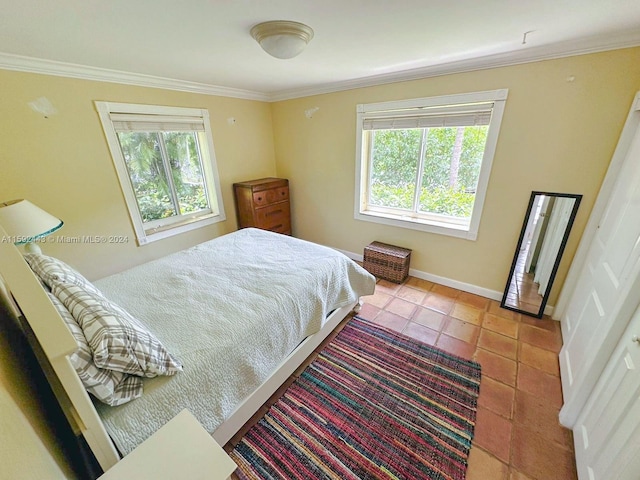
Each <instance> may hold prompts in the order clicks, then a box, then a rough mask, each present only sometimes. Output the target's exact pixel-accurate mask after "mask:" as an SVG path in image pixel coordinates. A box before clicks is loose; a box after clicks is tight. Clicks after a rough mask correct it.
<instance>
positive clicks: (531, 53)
mask: <svg viewBox="0 0 640 480" xmlns="http://www.w3.org/2000/svg"><path fill="white" fill-rule="evenodd" d="M637 46H640V31H638V30H634V31H625V32H619V33H616V34H609V35H599V36H592V37H587V38H583V39H579V40H571V41H567V42H562V43H556V44H552V45H545V46H540V47H524V48H522V49H521V50H517V51H513V52H507V53H499V54H494V55H487V56H484V57H477V58H472V59H467V60H460V61H455V62H449V63H444V64H439V65H432V66H428V67H422V68H416V69H412V70H404V71H401V72H392V73H385V74H381V75H373V76H369V77H364V78H358V79H352V80H346V81H342V82H334V83H327V84H323V85H316V86H312V87H303V88H293V89H287V90H280V91H277V92H271V93H266V92H256V91H252V90H243V89H239V88H231V87H221V86H216V85H209V84H204V83H197V82H190V81H186V80H176V79H172V78H164V77H156V76H153V75H144V74H140V73H131V72H123V71H120V70H110V69H106V68H99V67H90V66H86V65H78V64H74V63H65V62H58V61H54V60H45V59H41V58H33V57H25V56H22V55H13V54H9V53H1V52H0V69H4V70H15V71H19V72H29V73H39V74H43V75H55V76H59V77H69V78H78V79H82V80H93V81H97V82H110V83H120V84H125V85H136V86H139V87H150V88H162V89H166V90H177V91H181V92H189V93H198V94H202V95H214V96H222V97H231V98H240V99H245V100H258V101H263V102H279V101H283V100H291V99H294V98H301V97H310V96H313V95H322V94H325V93H334V92H339V91H343V90H352V89H355V88H363V87H372V86H376V85H384V84H388V83H396V82H406V81H411V80H419V79H423V78H429V77H437V76H442V75H451V74H454V73H464V72H472V71H475V70H485V69H489V68H497V67H508V66H511V65H519V64H523V63H531V62H539V61H543V60H553V59H557V58H564V57H571V56H576V55H587V54H590V53H598V52H605V51H609V50H618V49H622V48H630V47H637Z"/></svg>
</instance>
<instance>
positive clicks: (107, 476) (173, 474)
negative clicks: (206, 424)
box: [99, 410, 236, 480]
mask: <svg viewBox="0 0 640 480" xmlns="http://www.w3.org/2000/svg"><path fill="white" fill-rule="evenodd" d="M235 469H236V464H235V463H234V462H233V460H231V458H229V456H228V455H227V454H226V453H225V451H224V450H223V449H222V447H221V446H220V445H218V444H217V443H216V441H215V440H214V439H213V437H212V436H211V435H209V434H208V433H207V431H206V430H205V429H204V428H202V426H201V425H200V423H199V422H198V420H196V419H195V417H194V416H193V415H191V413H189V411H188V410H183V411H182V412H180V413H179V414H178V415H176V416H175V417H174V418H173V419H172V420H170V421H169V422H168V423H167V424H166V425H165V426H163V427H162V428H161V429H160V430H158V431H157V432H156V433H154V434H153V435H152V436H151V437H149V438H148V439H146V440H145V441H144V442H142V443H141V444H140V445H138V447H137V448H136V449H135V450H134V451H133V452H131V453H130V454H129V455H127V456H125V457H124V458H123V459H122V460H120V461H119V462H118V463H116V464H115V465H114V466H113V467H111V468H110V469H109V470H108V471H107V472H105V473H104V475H102V476H101V477H100V478H99V480H116V479H118V480H121V479H123V478H135V479H136V480H174V479H177V478H188V479H189V480H200V479H202V480H205V479H206V480H225V479H228V478H229V476H230V475H231V473H233V471H234V470H235Z"/></svg>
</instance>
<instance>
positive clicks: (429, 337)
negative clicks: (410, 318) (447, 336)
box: [402, 322, 438, 345]
mask: <svg viewBox="0 0 640 480" xmlns="http://www.w3.org/2000/svg"><path fill="white" fill-rule="evenodd" d="M402 333H403V334H404V335H407V336H409V337H411V338H415V339H416V340H420V341H421V342H424V343H427V344H429V345H435V344H436V340H437V339H438V332H436V331H435V330H432V329H430V328H428V327H425V326H423V325H420V324H418V323H414V322H409V323H407V325H406V326H405V327H404V330H403V331H402Z"/></svg>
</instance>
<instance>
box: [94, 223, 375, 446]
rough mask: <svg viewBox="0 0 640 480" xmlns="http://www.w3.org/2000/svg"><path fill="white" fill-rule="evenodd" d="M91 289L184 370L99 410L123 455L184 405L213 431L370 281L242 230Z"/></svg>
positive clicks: (303, 247) (350, 265)
mask: <svg viewBox="0 0 640 480" xmlns="http://www.w3.org/2000/svg"><path fill="white" fill-rule="evenodd" d="M95 283H96V286H97V287H98V288H99V289H100V290H101V291H102V292H103V293H104V294H105V296H107V297H108V298H110V299H111V300H113V301H114V302H116V303H118V304H119V305H120V306H122V307H124V308H125V309H126V310H128V311H129V312H130V313H131V314H132V315H134V316H135V317H137V318H138V319H139V320H141V321H142V322H143V323H145V324H147V325H148V326H149V328H150V329H151V331H152V332H154V333H155V334H156V336H157V337H158V338H159V339H160V340H161V341H162V342H163V343H164V344H165V346H166V347H167V348H168V349H169V351H171V352H172V353H173V354H175V355H176V356H177V357H178V358H179V359H180V360H181V361H182V362H183V364H184V372H182V373H179V374H177V375H176V376H174V377H158V378H154V379H144V394H143V396H142V397H141V398H139V399H137V400H134V401H132V402H130V403H128V404H125V405H122V406H119V407H109V406H106V405H104V404H99V405H97V409H98V412H99V414H100V416H101V417H102V419H103V422H104V424H105V427H106V428H107V431H108V432H109V434H110V435H111V437H112V438H113V440H114V442H115V443H116V445H117V447H118V448H119V449H120V451H121V452H122V453H123V454H127V453H129V452H131V451H132V450H133V449H134V448H135V447H136V446H137V445H138V444H139V443H141V442H142V441H143V440H144V439H146V438H147V437H149V436H150V435H151V434H153V433H154V432H155V431H156V430H157V429H158V428H160V427H161V426H162V425H164V424H165V423H166V422H168V421H169V420H170V419H171V418H173V417H174V416H175V415H177V414H178V413H179V412H180V411H181V410H182V409H184V408H188V409H189V411H190V412H191V413H192V414H193V415H195V416H196V418H198V420H200V422H201V423H202V425H203V426H204V427H205V428H206V429H207V431H209V432H213V431H214V430H215V429H216V428H217V427H218V426H219V425H220V424H221V423H222V422H223V421H224V420H225V419H226V418H227V417H228V416H229V415H230V414H231V413H232V411H233V410H234V408H235V407H236V406H237V405H238V404H239V403H240V402H241V401H242V400H243V399H244V398H245V397H246V396H247V395H249V394H250V393H251V392H252V391H253V390H254V389H255V388H256V387H257V386H259V385H260V384H261V383H262V382H263V381H264V380H265V379H266V378H267V377H268V376H269V374H270V373H271V372H272V371H273V370H274V369H275V367H276V366H277V365H278V364H279V363H280V362H281V361H282V360H283V359H284V358H285V357H286V356H287V355H288V354H289V353H290V352H291V351H292V350H293V349H294V348H295V347H296V346H297V345H298V344H299V343H300V342H301V341H302V340H303V339H304V338H305V337H306V336H308V335H310V334H313V333H315V332H317V331H318V330H319V329H320V327H321V326H322V323H323V320H324V319H325V317H326V316H327V315H328V314H329V313H330V312H331V311H332V310H334V309H335V308H339V307H342V306H345V305H348V304H350V303H353V302H355V301H356V300H357V299H358V297H359V296H362V295H369V294H372V293H373V289H374V286H375V279H374V278H373V277H372V276H371V275H370V274H369V273H368V272H366V271H365V270H364V269H362V268H361V267H359V266H358V265H357V264H356V263H355V262H353V261H351V260H350V259H348V258H347V257H346V256H344V255H343V254H341V253H339V252H337V251H335V250H332V249H330V248H327V247H322V246H319V245H316V244H313V243H309V242H305V241H303V240H298V239H296V238H291V237H287V236H284V235H280V234H275V233H271V232H267V231H263V230H257V229H243V230H239V231H237V232H234V233H231V234H229V235H225V236H223V237H219V238H216V239H214V240H212V241H210V242H207V243H204V244H201V245H198V246H196V247H193V248H191V249H189V250H185V251H182V252H178V253H175V254H173V255H170V256H168V257H165V258H162V259H159V260H156V261H153V262H150V263H147V264H144V265H141V266H138V267H135V268H133V269H131V270H127V271H125V272H122V273H118V274H116V275H112V276H110V277H107V278H104V279H102V280H99V281H97V282H95ZM97 403H99V402H97Z"/></svg>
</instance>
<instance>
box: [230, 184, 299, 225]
mask: <svg viewBox="0 0 640 480" xmlns="http://www.w3.org/2000/svg"><path fill="white" fill-rule="evenodd" d="M233 193H234V196H235V201H236V215H237V217H238V228H246V227H256V228H261V229H263V230H271V231H272V232H278V233H284V234H286V235H291V208H290V203H289V180H287V179H286V178H261V179H259V180H250V181H248V182H239V183H234V184H233Z"/></svg>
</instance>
